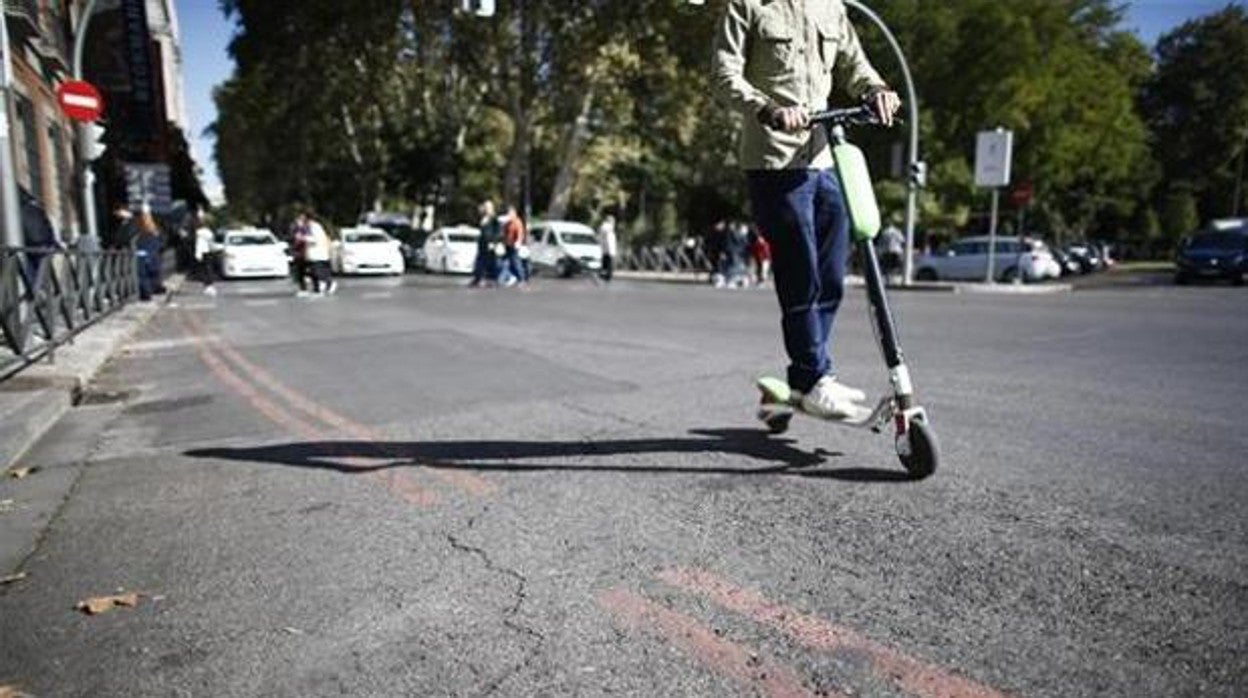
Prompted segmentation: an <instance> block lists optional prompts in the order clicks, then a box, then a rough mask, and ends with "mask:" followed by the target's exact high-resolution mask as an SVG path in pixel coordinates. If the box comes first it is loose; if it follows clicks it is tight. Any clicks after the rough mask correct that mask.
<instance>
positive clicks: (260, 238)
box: [225, 233, 277, 247]
mask: <svg viewBox="0 0 1248 698" xmlns="http://www.w3.org/2000/svg"><path fill="white" fill-rule="evenodd" d="M276 242H277V240H275V239H274V238H273V236H272V235H269V234H268V233H244V234H242V235H230V236H229V237H227V238H226V240H225V244H227V245H231V246H237V247H243V246H249V245H272V244H274V243H276Z"/></svg>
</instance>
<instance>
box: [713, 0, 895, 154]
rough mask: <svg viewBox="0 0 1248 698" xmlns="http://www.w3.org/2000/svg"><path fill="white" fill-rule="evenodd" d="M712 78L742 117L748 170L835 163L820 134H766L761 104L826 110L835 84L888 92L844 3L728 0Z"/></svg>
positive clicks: (860, 91) (857, 92) (854, 91)
mask: <svg viewBox="0 0 1248 698" xmlns="http://www.w3.org/2000/svg"><path fill="white" fill-rule="evenodd" d="M711 77H712V82H713V84H714V86H715V91H716V94H717V95H718V96H719V98H720V99H721V100H722V101H724V102H725V103H726V104H728V105H729V106H731V107H732V108H734V109H737V110H740V111H741V112H743V113H744V114H745V117H746V118H745V131H744V133H743V134H742V139H741V166H742V167H743V168H745V169H747V170H781V169H814V168H819V169H822V168H827V167H831V166H832V154H831V152H830V150H829V148H828V141H827V137H826V135H825V134H824V132H823V129H811V130H810V131H808V132H806V131H804V132H800V133H784V132H781V131H776V130H772V129H769V128H767V127H765V126H763V125H762V124H761V123H760V122H759V120H758V113H759V111H761V110H762V109H763V108H764V107H768V106H781V107H791V106H800V107H805V108H807V109H809V110H811V111H818V110H820V109H825V108H827V104H828V98H829V97H830V96H831V93H832V88H833V86H834V82H835V86H836V87H838V88H843V89H844V90H845V91H847V92H848V93H849V95H850V96H851V97H853V98H855V99H860V98H862V97H864V96H865V95H866V94H867V93H868V92H870V91H872V90H873V89H876V88H885V87H886V86H885V83H884V81H883V80H882V79H881V78H880V75H879V73H877V72H876V71H875V68H873V67H871V63H870V62H869V61H867V57H866V55H865V54H864V53H863V50H862V45H861V44H860V43H859V41H858V34H857V32H855V31H854V28H853V26H852V25H851V24H850V23H849V18H848V16H847V15H846V11H845V4H844V3H843V2H842V0H728V8H727V10H726V11H725V13H724V17H723V20H722V21H721V22H720V26H719V30H718V31H717V32H716V35H715V56H714V60H713V63H712V66H711Z"/></svg>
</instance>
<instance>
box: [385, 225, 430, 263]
mask: <svg viewBox="0 0 1248 698" xmlns="http://www.w3.org/2000/svg"><path fill="white" fill-rule="evenodd" d="M372 225H373V227H375V228H381V229H382V230H384V231H386V232H387V233H389V234H390V237H393V238H394V239H396V240H398V241H399V249H400V250H401V251H402V252H403V261H404V263H405V264H406V265H407V270H408V271H409V272H411V271H417V270H421V271H423V270H424V269H425V238H427V237H429V231H427V230H416V229H414V228H412V227H411V226H410V225H407V224H405V223H392V222H381V223H373V224H372Z"/></svg>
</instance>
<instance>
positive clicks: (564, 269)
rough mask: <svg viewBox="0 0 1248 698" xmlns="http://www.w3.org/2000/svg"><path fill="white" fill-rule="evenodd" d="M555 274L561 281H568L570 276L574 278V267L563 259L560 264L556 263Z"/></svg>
mask: <svg viewBox="0 0 1248 698" xmlns="http://www.w3.org/2000/svg"><path fill="white" fill-rule="evenodd" d="M555 274H556V275H557V276H558V277H559V278H561V279H566V278H568V277H569V276H572V265H571V264H568V260H566V259H561V260H559V261H558V262H555Z"/></svg>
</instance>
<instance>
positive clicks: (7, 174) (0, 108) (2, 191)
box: [0, 5, 22, 247]
mask: <svg viewBox="0 0 1248 698" xmlns="http://www.w3.org/2000/svg"><path fill="white" fill-rule="evenodd" d="M10 61H11V56H10V55H9V23H8V17H7V15H6V14H5V9H4V7H3V6H2V5H0V62H3V65H0V210H2V211H3V225H4V235H3V242H4V244H5V245H7V246H9V247H21V246H22V218H21V212H20V211H21V209H20V208H19V206H20V205H21V204H20V203H19V201H18V198H17V168H15V167H14V166H13V137H12V136H13V129H12V126H11V125H10V123H9V91H10V90H11V89H12V85H13V65H12V63H11V62H10Z"/></svg>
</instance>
